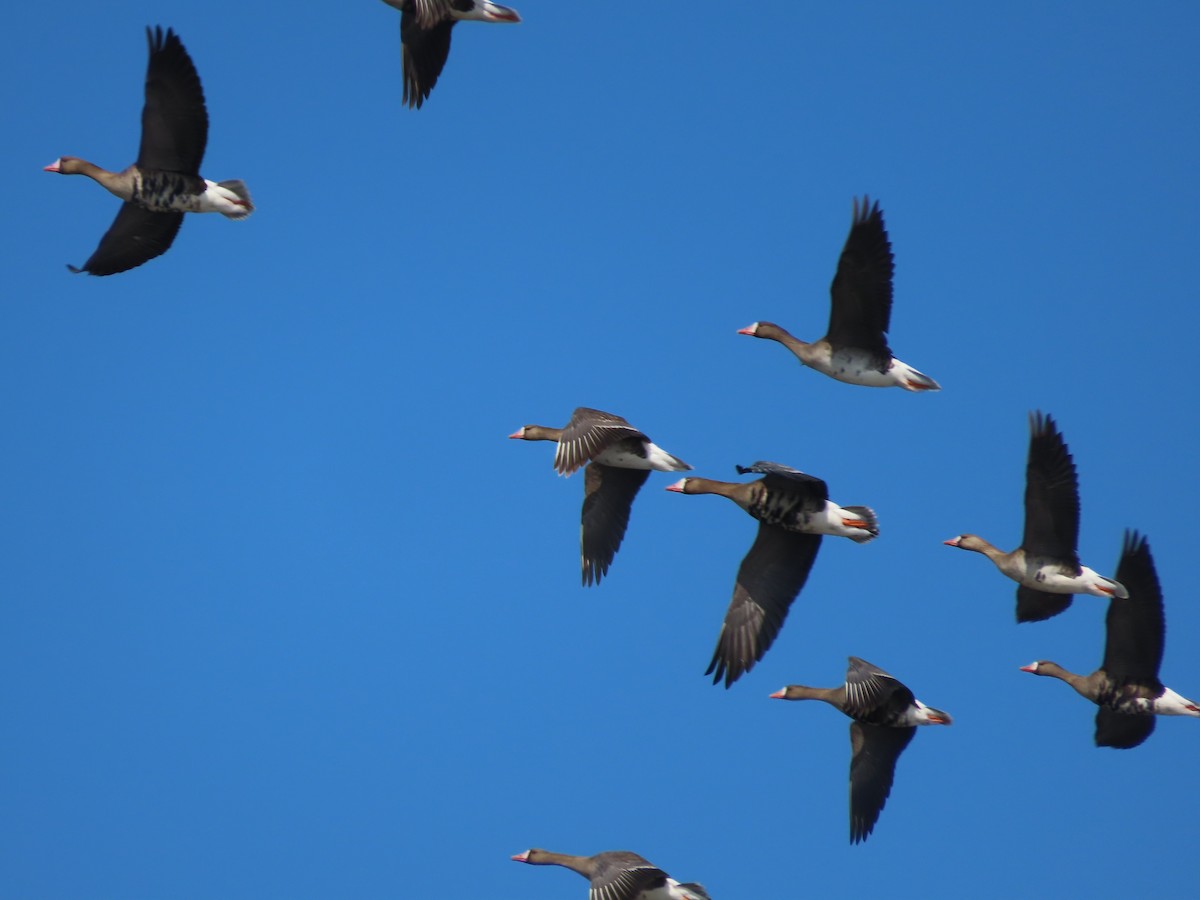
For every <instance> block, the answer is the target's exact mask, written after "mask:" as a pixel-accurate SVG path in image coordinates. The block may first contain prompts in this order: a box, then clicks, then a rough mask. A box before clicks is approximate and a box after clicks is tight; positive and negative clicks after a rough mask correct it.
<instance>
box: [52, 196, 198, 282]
mask: <svg viewBox="0 0 1200 900" xmlns="http://www.w3.org/2000/svg"><path fill="white" fill-rule="evenodd" d="M182 224H183V213H181V212H152V211H151V210H148V209H144V208H143V207H141V206H138V205H137V204H135V203H122V204H121V208H120V209H119V210H118V211H117V217H116V218H115V219H114V220H113V223H112V225H111V226H109V229H108V231H106V232H105V233H104V237H102V238H101V239H100V246H98V247H97V248H96V252H95V253H93V254H92V255H91V256H90V257H89V258H88V261H87V262H85V263H84V264H83V268H81V269H77V268H75V267H74V266H68V267H67V268H69V269H70V270H71V271H72V272H87V273H88V274H90V275H115V274H116V273H117V272H124V271H125V270H127V269H132V268H134V267H135V266H140V265H141V264H142V263H144V262H146V261H147V260H151V259H154V257H156V256H161V255H162V254H164V253H166V252H167V250H168V248H170V246H171V242H172V241H174V240H175V235H176V234H177V233H178V232H179V226H180V225H182Z"/></svg>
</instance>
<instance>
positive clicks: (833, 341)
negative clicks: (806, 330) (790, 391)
mask: <svg viewBox="0 0 1200 900" xmlns="http://www.w3.org/2000/svg"><path fill="white" fill-rule="evenodd" d="M894 268H895V265H894V262H893V258H892V245H891V242H890V241H889V240H888V235H887V229H886V228H885V227H884V224H883V213H882V212H881V211H880V209H879V204H878V202H876V203H875V204H874V205H872V204H871V201H870V198H868V197H864V198H863V201H862V205H861V206H860V205H859V202H858V199H857V198H855V200H854V214H853V218H852V221H851V225H850V234H849V235H848V236H847V237H846V243H845V246H844V247H843V248H842V255H841V258H840V259H839V260H838V269H837V274H836V275H835V276H834V279H833V284H832V285H830V289H829V291H830V312H829V329H828V331H827V332H826V334H825V336H824V337H823V338H821V339H820V340H817V341H813V342H811V343H810V342H808V341H802V340H800V339H799V338H796V337H793V336H792V335H791V334H789V333H788V331H787V330H786V329H784V328H782V327H780V326H779V325H776V324H775V323H774V322H755V323H753V324H752V325H748V326H747V327H745V328H741V329H739V330H738V334H745V335H749V336H751V337H757V338H764V339H766V340H772V341H777V342H779V343H780V344H783V346H785V347H787V348H788V350H790V351H791V352H792V353H793V354H794V355H795V357H796V358H797V359H798V360H800V362H801V363H803V364H804V365H806V366H808V367H810V368H812V369H816V370H817V371H818V372H820V373H821V374H823V375H828V376H829V377H830V378H834V379H836V380H838V381H843V382H846V383H847V384H857V385H862V386H864V387H899V388H903V389H904V390H906V391H937V390H941V386H940V385H939V384H938V383H937V382H936V381H934V380H933V379H932V378H930V377H929V376H928V375H925V374H923V373H921V372H918V371H917V370H916V369H914V368H913V367H912V366H910V365H908V364H907V363H904V362H901V361H900V360H898V359H896V358H895V357H894V356H893V355H892V350H891V348H890V347H889V346H888V342H887V331H888V328H889V326H890V323H891V316H892V273H893V270H894Z"/></svg>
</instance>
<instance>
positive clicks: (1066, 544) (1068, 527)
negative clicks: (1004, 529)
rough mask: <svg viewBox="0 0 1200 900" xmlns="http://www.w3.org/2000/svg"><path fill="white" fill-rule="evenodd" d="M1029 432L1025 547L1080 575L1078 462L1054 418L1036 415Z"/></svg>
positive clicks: (1027, 550) (1023, 539) (1023, 542)
mask: <svg viewBox="0 0 1200 900" xmlns="http://www.w3.org/2000/svg"><path fill="white" fill-rule="evenodd" d="M1029 429H1030V436H1029V460H1028V462H1027V463H1026V465H1025V535H1024V537H1023V538H1022V540H1021V546H1022V547H1023V548H1024V549H1025V553H1026V554H1027V555H1033V556H1047V557H1050V558H1052V559H1058V560H1062V561H1063V562H1065V563H1066V564H1067V565H1069V566H1072V567H1073V568H1074V573H1073V574H1076V575H1078V574H1079V572H1080V566H1079V555H1078V553H1077V552H1076V549H1075V548H1076V546H1077V544H1078V541H1079V479H1078V477H1077V476H1076V474H1075V463H1074V462H1073V461H1072V460H1071V453H1070V451H1069V450H1067V443H1066V441H1064V440H1063V436H1062V435H1061V434H1060V433H1059V431H1058V426H1057V425H1056V424H1055V422H1054V419H1053V418H1052V417H1050V416H1049V415H1042V413H1040V412H1035V413H1033V414H1032V415H1030V417H1029Z"/></svg>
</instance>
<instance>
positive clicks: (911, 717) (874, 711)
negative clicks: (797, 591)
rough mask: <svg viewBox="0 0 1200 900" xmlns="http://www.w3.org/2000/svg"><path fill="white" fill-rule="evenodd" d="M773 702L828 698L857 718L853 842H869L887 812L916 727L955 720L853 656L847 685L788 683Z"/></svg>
mask: <svg viewBox="0 0 1200 900" xmlns="http://www.w3.org/2000/svg"><path fill="white" fill-rule="evenodd" d="M771 698H772V699H775V700H824V701H825V702H826V703H828V704H829V705H830V706H836V707H837V708H838V709H840V710H841V711H842V712H844V713H845V714H846V715H848V716H849V717H850V718H851V719H853V720H854V721H853V722H851V723H850V843H852V844H857V843H859V842H860V841H865V840H866V839H867V837H868V836H870V834H871V832H872V831H873V830H874V829H875V822H876V821H878V819H879V814H880V812H882V811H883V807H884V804H885V803H886V802H887V798H888V795H889V794H890V793H891V792H892V781H893V779H894V777H895V774H896V760H897V759H899V758H900V754H901V753H903V752H904V748H905V747H907V746H908V742H909V741H911V740H912V739H913V735H914V734H916V732H917V726H918V725H949V724H950V723H951V721H952V720H951V718H950V716H949V715H948V714H947V713H944V712H942V711H941V710H940V709H933V708H932V707H929V706H926V705H925V704H924V703H922V702H921V701H920V700H918V699H917V698H916V697H914V696H913V693H912V691H910V690H909V689H908V688H907V687H905V686H904V685H903V684H902V683H901V682H900V681H898V680H897V679H896V678H895V677H893V676H891V675H889V674H888V673H887V672H885V671H883V669H881V668H879V667H878V666H873V665H871V664H870V663H869V662H867V661H866V660H863V659H859V658H858V657H857V656H851V657H850V665H849V668H847V669H846V683H845V684H843V685H842V686H841V687H836V688H818V687H805V686H804V685H802V684H789V685H788V686H787V687H784V688H781V689H780V690H778V691H776V692H775V693H774V694H772V695H771Z"/></svg>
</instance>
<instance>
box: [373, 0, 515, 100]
mask: <svg viewBox="0 0 1200 900" xmlns="http://www.w3.org/2000/svg"><path fill="white" fill-rule="evenodd" d="M383 2H384V3H386V4H387V5H388V6H391V7H394V8H395V9H398V10H400V44H401V60H402V63H403V66H404V95H403V96H402V97H401V102H402V103H406V104H408V108H409V109H413V108H416V109H420V108H421V105H422V104H423V103H424V102H425V101H426V100H427V99H428V98H429V92H430V91H432V90H433V86H434V85H435V84H437V80H438V76H439V75H441V74H442V69H443V68H444V67H445V65H446V59H447V57H449V55H450V31H451V29H453V28H454V24H455V23H456V22H459V21H467V20H472V19H474V20H475V21H478V22H520V21H521V16H520V15H518V13H517V11H516V10H515V9H509V8H508V7H507V6H501V5H500V4H499V3H492V2H490V0H383Z"/></svg>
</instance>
